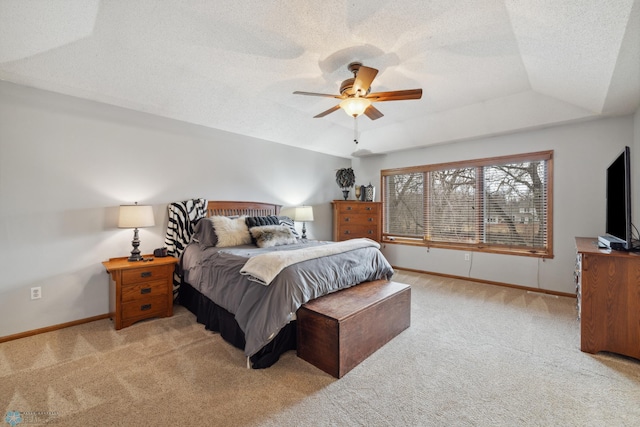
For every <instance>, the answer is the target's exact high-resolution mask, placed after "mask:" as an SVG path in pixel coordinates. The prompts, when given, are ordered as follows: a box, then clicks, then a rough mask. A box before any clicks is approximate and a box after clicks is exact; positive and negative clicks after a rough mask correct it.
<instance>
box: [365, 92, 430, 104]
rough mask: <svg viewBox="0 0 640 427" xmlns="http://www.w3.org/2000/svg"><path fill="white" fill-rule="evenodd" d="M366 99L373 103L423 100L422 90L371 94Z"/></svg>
mask: <svg viewBox="0 0 640 427" xmlns="http://www.w3.org/2000/svg"><path fill="white" fill-rule="evenodd" d="M365 98H367V99H368V100H369V101H371V102H382V101H402V100H404V99H420V98H422V89H409V90H395V91H391V92H376V93H370V94H369V95H367V96H366V97H365Z"/></svg>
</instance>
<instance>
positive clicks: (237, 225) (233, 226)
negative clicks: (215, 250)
mask: <svg viewBox="0 0 640 427" xmlns="http://www.w3.org/2000/svg"><path fill="white" fill-rule="evenodd" d="M210 219H211V221H212V222H213V227H214V228H215V231H216V235H217V236H218V244H217V245H216V246H218V247H220V248H223V247H228V246H239V245H248V244H250V243H251V235H250V234H249V228H248V227H247V224H246V223H245V217H244V216H241V217H238V218H229V217H226V216H212V217H211V218H210Z"/></svg>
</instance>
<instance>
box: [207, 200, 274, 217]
mask: <svg viewBox="0 0 640 427" xmlns="http://www.w3.org/2000/svg"><path fill="white" fill-rule="evenodd" d="M281 207H282V206H281V205H274V204H273V203H260V202H226V201H225V202H220V201H209V202H208V203H207V216H216V215H220V216H242V215H246V216H268V215H278V214H280V208H281Z"/></svg>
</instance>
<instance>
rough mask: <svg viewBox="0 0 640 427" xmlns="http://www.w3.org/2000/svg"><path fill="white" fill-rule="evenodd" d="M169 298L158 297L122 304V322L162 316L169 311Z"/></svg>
mask: <svg viewBox="0 0 640 427" xmlns="http://www.w3.org/2000/svg"><path fill="white" fill-rule="evenodd" d="M167 304H168V301H167V297H166V296H164V295H157V296H153V297H148V298H140V299H138V300H135V301H130V302H127V303H124V304H122V320H123V321H125V322H126V321H127V320H130V319H136V318H144V319H146V318H148V317H154V316H162V315H163V314H164V313H166V311H167Z"/></svg>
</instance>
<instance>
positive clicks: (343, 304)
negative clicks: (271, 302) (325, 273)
mask: <svg viewBox="0 0 640 427" xmlns="http://www.w3.org/2000/svg"><path fill="white" fill-rule="evenodd" d="M297 319H298V320H297V330H298V332H297V333H298V337H297V338H298V357H300V358H302V359H304V360H306V361H307V362H309V363H311V364H312V365H314V366H316V367H318V368H320V369H322V370H323V371H325V372H327V373H328V374H331V375H333V376H334V377H336V378H341V377H343V376H344V375H345V374H346V373H347V372H349V371H350V370H352V369H353V368H355V367H356V366H357V365H358V364H359V363H360V362H362V361H363V360H365V359H366V358H367V357H369V356H370V355H371V354H373V353H374V352H375V351H376V350H378V349H379V348H380V347H382V346H383V345H385V344H386V343H387V342H389V341H391V339H392V338H394V337H395V336H396V335H398V334H399V333H400V332H402V331H404V330H405V329H407V328H408V327H409V325H410V323H411V287H410V286H409V285H405V284H402V283H397V282H389V281H386V280H377V281H374V282H366V283H361V284H359V285H357V286H353V287H351V288H347V289H344V290H341V291H338V292H334V293H332V294H329V295H325V296H323V297H320V298H318V299H315V300H313V301H309V302H308V303H307V304H304V305H303V306H302V307H300V309H299V310H298V312H297Z"/></svg>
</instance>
